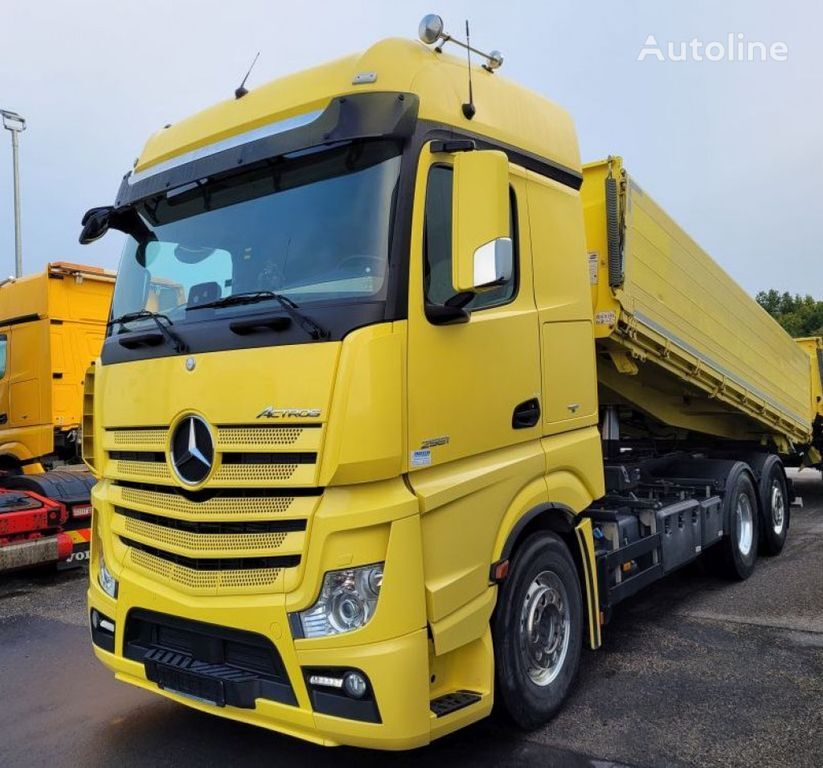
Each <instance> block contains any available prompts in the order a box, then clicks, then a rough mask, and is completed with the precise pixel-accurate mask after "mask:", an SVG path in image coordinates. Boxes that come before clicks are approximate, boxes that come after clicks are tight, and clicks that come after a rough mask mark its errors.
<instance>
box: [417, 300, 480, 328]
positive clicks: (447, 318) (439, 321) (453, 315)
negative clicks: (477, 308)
mask: <svg viewBox="0 0 823 768" xmlns="http://www.w3.org/2000/svg"><path fill="white" fill-rule="evenodd" d="M425 311H426V319H427V320H428V321H429V322H430V323H431V324H432V325H458V324H460V323H468V322H469V317H470V316H471V313H470V312H469V311H468V310H467V309H463V307H450V306H448V305H447V304H426V308H425Z"/></svg>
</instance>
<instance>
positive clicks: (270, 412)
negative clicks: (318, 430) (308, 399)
mask: <svg viewBox="0 0 823 768" xmlns="http://www.w3.org/2000/svg"><path fill="white" fill-rule="evenodd" d="M319 417H320V409H319V408H275V407H274V406H272V405H270V406H268V407H267V408H264V409H263V410H262V411H260V413H258V414H257V418H258V419H317V418H319Z"/></svg>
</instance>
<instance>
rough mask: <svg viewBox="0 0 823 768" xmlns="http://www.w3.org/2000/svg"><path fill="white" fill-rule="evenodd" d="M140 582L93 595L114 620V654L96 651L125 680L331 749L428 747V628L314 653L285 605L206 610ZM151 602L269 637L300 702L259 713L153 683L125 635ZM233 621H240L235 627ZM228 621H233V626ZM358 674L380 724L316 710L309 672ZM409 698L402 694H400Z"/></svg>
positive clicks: (260, 706) (267, 703)
mask: <svg viewBox="0 0 823 768" xmlns="http://www.w3.org/2000/svg"><path fill="white" fill-rule="evenodd" d="M140 581H141V580H140V579H134V580H132V579H130V580H128V581H121V583H120V593H119V596H118V599H117V600H116V601H115V600H112V599H111V598H109V597H108V595H106V594H105V593H104V592H103V591H102V590H101V589H100V587H99V586H97V584H96V583H92V585H91V586H90V588H89V592H88V602H89V608H90V610H97V611H99V612H100V613H101V614H103V615H104V616H107V617H111V618H112V619H114V623H115V627H116V629H115V641H114V652H113V653H112V652H108V651H106V650H104V649H103V648H101V647H99V646H98V645H95V646H94V653H95V655H96V656H97V658H98V659H100V661H101V662H103V664H105V665H106V666H107V667H108V668H109V669H111V670H112V671H113V672H114V674H115V677H116V678H117V679H118V680H121V681H123V682H127V683H131V684H132V685H136V686H139V687H141V688H145V689H146V690H150V691H154V692H155V693H160V694H162V695H164V696H166V697H168V698H170V699H174V700H175V701H178V702H180V703H181V704H186V705H187V706H190V707H193V708H195V709H199V710H201V711H203V712H209V713H212V714H218V715H221V716H223V717H227V718H230V719H232V720H237V721H239V722H244V723H249V724H252V725H258V726H261V727H263V728H268V729H270V730H274V731H278V732H281V733H285V734H289V735H291V736H296V737H299V738H302V739H306V740H308V741H312V742H315V743H319V744H324V745H327V746H333V745H338V744H349V745H353V746H362V747H380V748H382V749H407V748H411V747H416V746H420V745H423V744H426V743H428V741H429V738H430V719H431V715H430V713H429V707H428V704H429V691H428V640H427V636H426V631H425V630H424V629H420V630H417V631H415V632H411V633H409V634H406V635H403V636H401V637H396V638H392V639H389V640H384V641H382V642H375V643H368V644H364V645H347V646H343V647H330V646H328V645H326V642H327V641H324V647H323V648H313V647H312V645H313V643H312V641H306V640H298V641H293V640H292V639H291V635H290V632H289V629H288V621H287V616H286V611H285V607H284V606H282V605H281V606H280V608H279V610H278V609H276V608H273V606H269V607H268V609H267V610H266V612H265V613H266V614H267V615H265V617H264V615H263V611H261V610H249V608H251V606H243V607H234V608H228V607H220V608H218V607H216V606H214V607H207V606H195V605H190V604H184V603H183V602H180V601H177V600H174V599H173V598H171V597H170V596H168V595H163V594H162V593H157V592H156V591H152V589H151V587H150V585H148V584H141V583H140ZM141 604H142V605H146V604H150V607H151V610H152V611H158V612H161V613H164V614H170V615H173V616H180V617H184V618H187V619H191V620H196V621H198V622H208V623H212V624H216V625H220V626H235V627H237V626H242V627H243V628H244V630H246V631H252V632H256V633H260V634H261V635H264V636H265V637H267V638H268V639H270V640H271V641H272V642H273V643H274V644H275V646H276V647H277V650H278V652H279V654H280V657H281V658H282V661H283V666H284V668H285V671H286V674H287V676H288V679H289V681H290V683H291V686H292V690H293V692H294V698H295V700H296V704H294V705H290V704H284V703H279V702H276V701H271V700H267V699H262V698H260V699H257V701H256V702H255V706H254V708H241V707H236V706H232V705H230V704H226V705H225V706H217V705H214V704H210V703H208V702H206V701H201V700H198V699H195V698H192V697H191V696H186V695H182V694H179V693H176V692H174V691H172V690H163V689H161V688H160V687H158V685H157V684H156V683H154V682H152V681H150V680H149V679H148V677H147V675H146V667H145V665H144V663H142V662H139V661H134V660H131V659H128V658H125V657H124V655H123V647H124V643H123V635H124V629H125V626H126V619H127V614H128V611H129V609H130V608H132V607H135V606H138V605H141ZM232 617H233V618H234V622H231V619H232ZM227 619H228V621H227ZM328 667H339V668H354V669H359V670H362V671H363V672H364V673H365V674H366V676H367V677H368V679H369V681H370V683H371V686H372V688H373V691H374V697H375V699H376V701H377V702H378V707H379V711H380V721H381V722H379V723H369V722H359V721H356V720H349V719H345V718H341V717H334V716H331V715H323V714H319V713H317V712H315V711H313V708H312V705H311V700H310V695H309V691H308V687H307V684H306V681H305V676H304V669H311V668H328ZM401 692H402V693H401Z"/></svg>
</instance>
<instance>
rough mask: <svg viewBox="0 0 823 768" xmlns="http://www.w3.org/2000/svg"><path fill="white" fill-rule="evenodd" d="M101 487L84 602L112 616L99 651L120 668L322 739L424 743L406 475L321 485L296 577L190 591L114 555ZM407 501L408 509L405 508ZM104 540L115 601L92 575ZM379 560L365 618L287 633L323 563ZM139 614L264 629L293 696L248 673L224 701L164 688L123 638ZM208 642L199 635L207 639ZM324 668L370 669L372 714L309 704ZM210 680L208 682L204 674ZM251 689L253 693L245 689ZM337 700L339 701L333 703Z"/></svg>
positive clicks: (418, 553) (395, 745) (237, 713)
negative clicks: (271, 584)
mask: <svg viewBox="0 0 823 768" xmlns="http://www.w3.org/2000/svg"><path fill="white" fill-rule="evenodd" d="M106 490H107V489H106V485H105V484H101V486H100V487H99V488H98V489H96V491H95V509H96V510H97V511H98V514H97V515H96V517H95V521H94V534H93V538H92V559H91V567H90V577H91V578H90V587H89V591H88V603H89V611H90V614H91V612H92V611H97V612H98V613H99V614H102V615H103V616H104V617H106V618H108V619H110V620H111V621H112V622H113V623H114V625H115V631H114V636H113V637H112V638H110V639H109V640H108V641H107V642H106V643H105V644H104V645H101V643H100V635H99V633H97V634H96V642H95V645H94V651H95V654H96V655H97V657H98V658H99V659H100V660H101V661H102V662H103V663H104V664H105V665H106V666H107V667H109V668H110V669H111V670H112V671H113V672H114V673H115V676H116V677H117V679H119V680H122V681H123V682H128V683H131V684H133V685H137V686H139V687H142V688H145V689H147V690H151V691H154V692H156V693H160V694H162V695H164V696H167V697H168V698H171V699H174V700H176V701H179V702H180V703H183V704H186V705H188V706H191V707H194V708H196V709H200V710H202V711H205V712H210V713H212V714H218V715H221V716H223V717H228V718H231V719H234V720H238V721H240V722H245V723H250V724H253V725H259V726H261V727H264V728H268V729H271V730H275V731H279V732H282V733H286V734H290V735H292V736H297V737H300V738H302V739H306V740H309V741H313V742H316V743H320V744H326V745H336V744H347V745H353V746H363V747H379V748H382V749H407V748H411V747H415V746H420V745H423V744H426V743H428V742H429V740H430V739H431V738H432V736H433V734H432V730H433V729H434V730H437V729H436V726H433V724H432V720H433V715H432V713H431V712H430V708H429V699H430V684H429V678H430V674H429V666H430V665H429V640H428V636H427V633H426V629H425V627H426V609H425V600H424V590H423V583H424V580H423V567H422V561H423V558H422V543H421V534H420V519H419V517H418V515H417V514H416V505H415V504H414V500H413V498H412V499H409V497H408V496H407V491H406V490H405V488H404V487H403V486H402V484H400V483H391V484H386V485H378V484H373V485H372V486H370V487H369V488H364V489H363V490H362V491H361V490H356V489H346V490H342V491H339V492H338V491H332V490H328V491H327V492H326V494H325V496H324V499H323V503H322V505H321V507H320V509H318V511H317V513H316V515H315V516H314V518H313V521H312V524H311V536H310V538H309V540H308V547H307V549H306V550H305V552H304V555H303V559H302V563H301V573H300V575H299V578H296V579H291V580H290V581H285V580H284V581H282V582H281V583H280V585H279V588H274V589H271V590H258V591H255V592H249V593H246V594H243V593H239V592H236V591H235V592H234V593H230V594H220V593H219V592H217V593H214V592H211V591H205V590H201V591H199V592H198V591H196V590H192V591H186V590H185V589H183V588H182V586H181V585H180V584H177V583H175V582H173V581H172V580H170V579H167V578H164V577H162V576H161V575H156V574H153V573H151V572H148V571H145V570H143V569H141V568H140V567H138V566H136V565H134V564H133V562H132V557H131V554H130V553H127V554H126V556H125V557H122V558H120V557H118V555H119V554H120V550H122V549H123V546H122V544H118V543H117V542H116V540H115V539H116V537H115V536H114V535H112V532H111V529H110V523H109V516H110V515H111V507H110V505H109V504H108V503H107V500H106V496H105V491H106ZM355 510H356V512H355ZM410 511H413V512H414V514H408V513H409V512H410ZM101 546H102V547H103V550H104V551H105V555H106V563H107V565H109V568H110V570H114V572H115V576H116V577H117V578H118V581H119V587H118V593H117V599H116V600H115V599H112V598H111V597H109V596H108V595H107V594H106V593H105V592H103V590H102V589H101V588H100V586H99V584H98V582H97V572H98V567H99V563H98V558H99V551H97V548H98V547H101ZM110 554H113V555H114V557H113V558H112V557H110ZM376 561H384V562H385V571H384V580H383V587H382V589H381V594H380V600H379V603H378V606H377V610H376V612H375V614H374V616H373V618H372V619H371V620H370V621H369V623H368V624H367V625H366V626H365V627H362V628H361V629H359V630H356V631H354V632H350V633H346V634H342V635H337V636H330V637H324V638H314V639H303V638H295V637H294V636H293V634H292V630H291V627H290V624H289V615H290V614H293V613H294V612H295V611H298V610H304V609H305V608H308V607H309V606H310V605H311V604H312V603H313V602H314V600H315V599H316V596H317V593H318V591H319V589H320V584H321V581H322V577H323V573H325V572H326V571H329V570H334V569H338V568H341V567H347V566H354V565H360V564H366V563H369V562H376ZM290 586H291V588H289V587H290ZM146 615H147V616H149V617H156V616H161V617H163V616H165V617H168V618H170V619H171V620H172V622H171V623H174V620H175V619H179V621H180V622H182V623H184V624H185V623H188V626H192V625H200V626H207V625H210V626H211V627H212V628H213V630H215V631H212V632H211V634H212V635H214V634H217V635H220V634H223V635H227V636H228V635H231V633H240V635H242V637H241V638H240V639H241V641H242V640H243V638H245V639H246V640H248V639H249V638H252V640H251V643H252V644H254V642H255V641H254V640H253V638H255V637H257V638H260V639H261V640H262V641H263V642H264V644H265V645H269V644H270V646H269V647H272V646H273V648H274V649H275V651H274V653H273V656H275V657H277V661H276V664H277V665H278V670H279V671H278V672H277V674H280V673H282V679H283V680H285V682H286V685H287V686H288V687H290V691H289V694H290V695H288V696H284V695H280V696H276V695H273V694H271V691H273V690H274V688H273V687H272V686H271V685H269V684H268V683H265V682H264V683H262V684H261V683H258V682H257V681H252V682H251V683H250V684H249V685H245V686H244V685H238V686H234V685H232V686H226V696H225V697H222V696H221V697H219V698H221V699H223V700H221V702H220V703H221V704H224V705H223V706H218V705H215V704H213V703H209V700H212V701H213V700H214V698H213V696H200V697H198V698H193V697H192V693H195V694H196V692H197V686H196V685H195V686H194V687H190V688H188V689H187V693H188V694H189V695H181V694H180V693H178V692H176V691H175V690H173V689H174V687H175V685H174V682H173V681H172V683H171V684H169V685H167V686H166V688H165V689H163V688H161V687H160V686H159V685H158V682H153V681H152V679H150V678H154V679H155V680H157V678H158V675H157V674H156V670H155V669H152V668H151V665H149V666H150V668H149V669H148V673H147V667H146V664H145V660H144V659H142V660H136V659H135V656H138V657H141V655H140V654H135V653H134V649H133V647H132V648H129V647H128V645H129V642H131V640H133V634H134V633H133V632H132V630H131V629H130V630H129V631H130V636H129V638H127V637H126V630H127V626H128V627H132V628H133V626H134V623H133V622H132V623H131V624H129V622H130V620H131V619H134V618H135V617H138V618H139V617H140V616H146ZM170 637H171V635H170ZM93 639H95V633H93ZM174 642H179V638H177V640H176V641H175V640H174V639H172V641H171V645H172V647H173V644H174ZM209 642H210V641H209V640H208V639H206V645H207V646H208V645H209ZM166 647H169V644H168V643H167V644H166ZM252 650H253V649H252ZM184 651H185V647H184ZM246 651H248V649H246ZM246 651H244V650H243V649H242V648H241V649H240V650H239V651H238V653H239V654H240V655H241V656H242V655H243V654H245V652H246ZM130 656H131V657H132V658H129V657H130ZM227 656H228V654H226V653H222V652H221V651H219V650H218V651H216V652H215V651H213V650H212V651H209V649H208V648H205V649H204V648H203V647H202V645H200V647H199V660H203V659H205V660H207V661H213V660H215V659H220V658H224V657H227ZM141 658H142V657H141ZM244 658H248V656H244ZM184 664H186V661H185V660H184ZM328 670H356V671H359V672H362V673H363V674H364V675H365V676H366V678H367V680H368V682H369V687H370V694H371V695H372V696H373V699H374V701H375V703H376V709H377V711H378V713H379V717H377V718H376V719H377V720H378V721H377V722H367V721H365V720H364V719H360V720H358V719H354V718H353V717H341V716H335V715H331V714H321V713H320V712H319V711H318V710H319V709H323V707H322V706H317V705H316V704H317V699H316V698H315V702H314V705H313V700H312V693H311V690H310V688H309V684H308V680H307V676H308V675H309V674H310V673H312V672H319V673H320V674H323V673H324V671H328ZM270 671H271V670H270ZM217 672H218V673H219V672H220V670H217ZM229 672H231V670H229ZM159 682H162V680H160V681H159ZM269 682H271V681H270V680H269ZM183 687H185V686H183ZM218 687H220V686H218ZM170 689H172V690H170ZM206 689H207V690H209V687H208V685H207V686H206ZM249 690H252V691H253V693H252V694H249ZM259 690H268V691H269V692H270V694H269V695H270V696H273V698H279V700H277V701H275V700H272V698H271V697H270V698H266V697H264V696H261V697H257V698H254V696H255V695H256V694H255V693H254V692H256V691H259ZM250 695H251V696H252V700H251V702H250V701H249V696H250ZM232 701H233V702H235V703H236V702H238V701H240V702H242V703H244V706H235V705H234V704H233V703H231V702H232ZM325 711H329V710H328V709H326V710H325ZM332 711H338V710H336V709H334V708H333V707H332Z"/></svg>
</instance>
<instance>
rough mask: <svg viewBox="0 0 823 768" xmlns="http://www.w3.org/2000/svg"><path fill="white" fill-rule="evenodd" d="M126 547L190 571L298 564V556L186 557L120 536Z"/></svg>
mask: <svg viewBox="0 0 823 768" xmlns="http://www.w3.org/2000/svg"><path fill="white" fill-rule="evenodd" d="M120 539H121V540H122V542H123V543H124V544H125V545H126V546H127V547H132V549H136V550H138V551H139V552H144V553H145V554H148V555H152V556H154V557H156V558H158V559H160V560H166V561H167V562H169V563H172V564H173V565H180V566H182V567H183V568H188V569H189V570H192V571H244V570H267V569H276V568H293V567H294V566H295V565H298V564H299V563H300V555H275V556H273V557H186V556H185V555H178V554H177V553H175V552H167V551H165V550H163V549H158V548H157V547H153V546H151V545H149V544H143V543H142V542H139V541H134V540H133V539H128V538H126V537H125V536H121V537H120Z"/></svg>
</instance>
